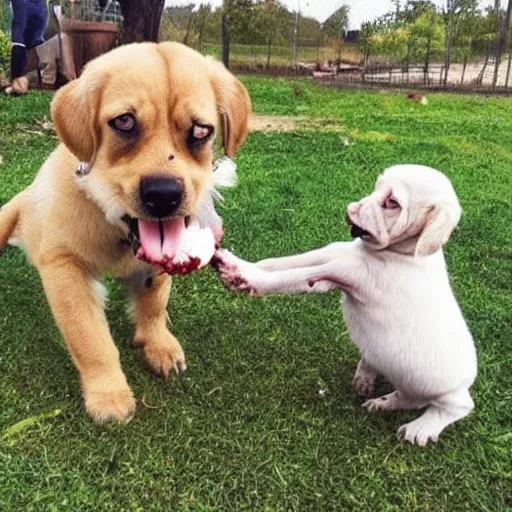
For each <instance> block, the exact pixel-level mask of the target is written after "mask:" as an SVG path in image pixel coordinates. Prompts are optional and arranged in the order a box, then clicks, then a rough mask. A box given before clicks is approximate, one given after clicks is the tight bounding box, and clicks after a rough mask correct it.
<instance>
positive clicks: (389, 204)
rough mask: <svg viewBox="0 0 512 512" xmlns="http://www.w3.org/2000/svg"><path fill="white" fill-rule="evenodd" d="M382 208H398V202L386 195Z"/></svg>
mask: <svg viewBox="0 0 512 512" xmlns="http://www.w3.org/2000/svg"><path fill="white" fill-rule="evenodd" d="M384 208H386V209H387V210H396V209H397V208H400V203H399V202H398V201H397V200H396V199H393V198H392V197H388V198H387V199H386V201H385V203H384Z"/></svg>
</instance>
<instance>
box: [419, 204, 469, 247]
mask: <svg viewBox="0 0 512 512" xmlns="http://www.w3.org/2000/svg"><path fill="white" fill-rule="evenodd" d="M460 215H461V209H460V206H459V204H458V203H457V204H449V203H440V204H437V205H435V206H433V207H432V208H431V210H430V212H429V214H428V218H427V223H426V224H425V227H424V228H423V231H422V232H421V235H420V238H419V240H418V243H417V245H416V251H415V253H414V254H415V256H430V255H431V254H434V253H435V252H437V251H439V249H441V248H442V247H443V246H444V245H445V244H446V243H447V242H448V239H449V238H450V235H451V234H452V231H453V230H454V229H455V226H457V224H458V223H459V220H460Z"/></svg>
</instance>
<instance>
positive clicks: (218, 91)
mask: <svg viewBox="0 0 512 512" xmlns="http://www.w3.org/2000/svg"><path fill="white" fill-rule="evenodd" d="M209 60H210V69H211V81H212V85H213V89H214V91H215V97H216V99H217V106H218V110H219V115H220V120H221V128H222V140H223V144H224V151H225V153H226V155H227V156H229V157H230V158H233V157H234V156H235V153H236V152H237V150H238V148H239V147H240V146H241V145H242V143H243V142H244V140H245V137H246V136H247V132H248V130H249V118H250V116H251V111H252V106H251V99H250V98H249V93H248V92H247V89H246V88H245V86H244V85H243V84H242V82H240V80H238V78H236V77H235V76H234V75H233V74H231V73H230V72H229V71H228V70H227V69H226V68H225V67H224V65H223V64H221V63H220V62H217V61H214V60H213V59H209Z"/></svg>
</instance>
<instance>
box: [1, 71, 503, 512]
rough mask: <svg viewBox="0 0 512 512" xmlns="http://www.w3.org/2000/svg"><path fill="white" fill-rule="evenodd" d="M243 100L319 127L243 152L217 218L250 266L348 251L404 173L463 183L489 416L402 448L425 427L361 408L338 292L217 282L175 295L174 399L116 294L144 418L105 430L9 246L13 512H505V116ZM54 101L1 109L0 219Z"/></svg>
mask: <svg viewBox="0 0 512 512" xmlns="http://www.w3.org/2000/svg"><path fill="white" fill-rule="evenodd" d="M246 83H247V85H248V86H249V89H250V92H251V95H252V98H253V102H254V107H255V110H256V112H258V113H261V114H267V115H268V114H275V115H286V116H301V117H307V118H308V119H310V122H309V123H308V122H306V123H304V122H302V124H300V126H299V127H298V129H297V130H296V131H294V132H290V133H281V134H279V133H271V132H269V133H263V132H257V133H256V132H255V133H251V134H250V136H249V138H248V140H247V142H246V144H245V145H244V146H243V149H242V151H241V152H240V154H239V157H238V164H239V172H240V181H239V185H238V187H237V188H235V189H232V190H230V191H228V192H227V193H226V202H225V205H224V207H223V208H222V215H223V217H224V219H225V224H226V228H227V235H226V238H225V240H224V246H225V247H227V248H230V249H233V250H234V251H235V252H236V253H238V254H239V255H241V256H242V257H246V258H248V259H259V258H262V257H266V256H271V255H274V256H276V255H285V254H290V253H294V252H297V251H303V250H306V249H310V248H314V247H317V246H320V245H322V244H325V243H328V242H330V241H333V240H346V239H348V237H349V235H348V229H347V227H346V226H345V223H344V216H345V214H344V210H345V207H346V205H347V203H348V202H349V201H352V200H354V199H358V198H360V197H362V195H363V194H366V193H367V192H368V191H369V190H371V189H372V187H373V184H374V180H375V178H376V176H377V175H378V174H379V173H380V172H381V171H382V170H383V169H384V168H385V167H386V166H389V165H391V164H395V163H406V162H409V163H419V164H428V165H431V166H434V167H437V168H439V169H441V170H443V171H444V172H446V174H447V175H448V176H449V177H450V178H451V179H452V181H453V183H454V186H455V188H456V190H457V192H458V194H459V197H460V201H461V203H462V206H463V209H464V215H463V218H462V221H461V223H460V227H459V229H458V230H457V231H456V232H455V233H454V235H453V236H452V239H451V242H450V243H449V244H448V246H447V249H446V256H447V260H448V264H449V268H450V271H451V279H452V282H453V286H454V289H455V292H456V295H457V297H458V299H459V300H460V303H461V306H462V309H463V311H464V313H465V316H466V318H467V320H468V323H469V326H470V328H471V330H472V332H473V334H474V337H475V341H476V344H477V348H478V353H479V377H478V380H477V382H476V384H475V386H474V388H473V396H474V399H475V402H476V410H475V411H474V413H473V414H471V416H470V417H469V418H467V419H465V420H464V421H461V422H460V423H457V424H456V425H455V426H452V427H450V428H448V430H447V431H446V432H445V433H444V434H443V435H442V437H441V440H440V442H439V443H438V444H434V445H429V446H428V447H427V448H426V449H421V448H418V447H413V446H410V445H408V444H405V443H403V442H399V441H397V439H396V435H395V433H396V430H397V428H398V426H399V425H401V424H402V423H404V422H405V421H408V420H410V419H412V418H414V417H416V416H417V415H418V413H417V412H416V413H396V414H391V415H382V414H369V413H367V412H366V411H364V410H363V409H362V408H361V407H360V404H359V403H358V401H357V400H356V399H355V397H354V394H353V391H352V386H351V380H352V375H353V372H354V370H355V367H356V363H357V360H358V354H357V350H356V349H355V348H354V347H353V346H351V344H350V343H349V339H348V336H347V333H346V329H345V327H344V325H343V321H342V317H341V313H340V307H339V295H338V294H337V293H334V292H332V293H330V294H327V295H317V296H290V297H284V296H283V297H276V296H273V297H265V298H259V299H255V298H251V297H247V296H236V295H232V294H230V293H229V292H227V291H226V290H225V289H224V288H223V287H222V286H221V284H220V283H219V281H218V279H217V277H216V275H215V274H214V273H213V272H212V271H211V270H210V269H208V270H204V271H201V272H198V273H197V274H194V275H191V276H188V277H182V278H176V280H175V284H174V292H173V294H172V295H171V300H170V304H169V311H170V314H171V318H172V323H173V330H174V333H175V334H176V335H177V336H178V338H179V339H180V340H181V342H182V344H183V347H184V349H185V352H186V354H187V357H188V359H187V361H188V365H189V371H188V372H187V374H186V375H184V376H182V377H180V378H179V379H173V380H169V381H163V380H159V379H156V378H154V377H152V376H151V375H150V374H149V373H148V372H147V371H146V370H145V368H144V365H143V363H142V362H141V360H140V359H139V357H138V355H137V354H136V353H135V352H134V351H132V350H131V349H130V348H129V341H130V339H131V326H130V323H129V321H128V319H127V315H126V313H125V305H124V301H123V296H122V293H121V290H120V288H119V287H118V285H117V284H116V283H115V282H110V283H109V289H110V302H109V307H108V316H109V319H110V325H111V329H112V332H113V335H114V338H115V339H116V340H117V344H118V347H119V349H120V352H121V358H122V365H123V368H124V370H125V372H126V374H127V377H128V381H129V382H130V384H131V386H132V387H133V390H134V392H135V395H136V397H137V399H138V409H137V414H136V416H135V418H134V419H133V420H132V422H131V423H130V424H129V425H127V426H120V425H106V426H97V425H94V424H93V423H92V422H91V421H90V420H89V419H88V417H87V416H86V414H85V412H84V409H83V407H82V403H81V394H80V389H79V384H78V378H77V374H76V372H75V369H74V367H73V365H72V363H71V361H70V358H69V356H68V354H67V351H66V349H65V346H64V343H63V341H62V340H61V337H60V335H59V333H58V331H57V329H56V327H55V325H54V321H53V318H52V316H51V314H50V311H49V308H48V306H47V303H46V300H45V297H44V294H43V291H42V288H41V285H40V282H39V278H38V275H37V273H36V272H35V270H34V269H33V268H32V267H30V266H29V264H28V263H27V261H26V259H25V257H24V256H23V255H22V253H21V252H20V251H19V250H17V249H13V248H10V249H8V250H7V251H6V252H5V254H3V256H2V258H1V259H0V510H2V511H4V510H5V511H7V510H20V511H21V510H23V511H29V510H66V511H68V510H80V511H82V510H116V511H119V510H179V511H187V510H190V511H228V510H233V511H241V510H247V511H259V510H265V511H306V510H326V511H343V510H357V511H361V510H362V511H415V510H434V511H440V510H446V511H450V512H452V511H471V512H474V511H492V512H495V511H505V510H512V294H511V275H512V102H511V100H509V99H504V98H500V99H488V98H483V97H462V96H449V95H431V96H430V97H429V104H428V106H423V105H419V104H416V103H412V102H409V101H407V100H406V99H405V97H404V95H402V94H377V93H354V92H340V91H336V90H331V89H319V88H317V87H316V86H314V85H313V84H311V83H308V82H301V81H286V80H274V81H272V80H269V79H261V78H250V79H246ZM294 86H297V87H299V88H301V91H302V93H301V94H300V95H299V96H295V94H294V92H293V88H294ZM49 102H50V95H48V94H43V93H33V94H30V95H29V96H28V97H26V98H4V97H1V98H0V130H1V131H0V144H1V145H0V154H1V155H2V157H3V163H2V164H1V165H0V200H4V201H5V200H7V199H8V198H9V197H11V196H12V195H13V194H14V193H16V192H17V191H19V190H20V189H21V188H23V187H24V186H26V185H28V184H29V183H30V181H31V179H32V177H33V176H34V174H35V172H36V170H37V168H38V167H39V166H40V164H41V163H42V162H43V161H44V159H45V157H46V156H47V155H48V153H49V152H50V151H51V149H52V148H53V147H54V146H55V144H56V141H55V139H54V138H53V137H52V134H51V132H49V131H48V132H47V131H46V130H45V129H44V126H41V124H38V123H36V121H41V119H43V117H44V116H47V115H48V105H49ZM77 122H78V120H77ZM79 306H80V305H77V307H79ZM321 390H322V392H320V391H321ZM20 422H21V423H20Z"/></svg>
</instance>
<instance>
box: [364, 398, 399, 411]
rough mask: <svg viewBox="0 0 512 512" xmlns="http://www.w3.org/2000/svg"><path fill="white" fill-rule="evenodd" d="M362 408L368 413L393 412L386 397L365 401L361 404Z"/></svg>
mask: <svg viewBox="0 0 512 512" xmlns="http://www.w3.org/2000/svg"><path fill="white" fill-rule="evenodd" d="M363 407H364V408H365V409H366V410H367V411H369V412H376V411H392V410H393V407H392V406H390V400H389V397H388V396H387V395H384V396H379V397H378V398H371V399H370V400H366V402H365V403H364V404H363Z"/></svg>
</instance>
